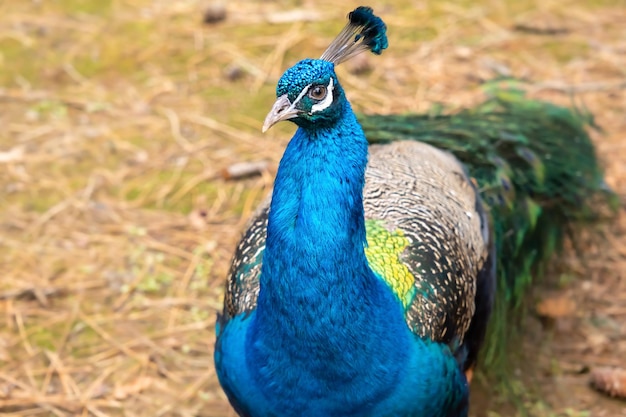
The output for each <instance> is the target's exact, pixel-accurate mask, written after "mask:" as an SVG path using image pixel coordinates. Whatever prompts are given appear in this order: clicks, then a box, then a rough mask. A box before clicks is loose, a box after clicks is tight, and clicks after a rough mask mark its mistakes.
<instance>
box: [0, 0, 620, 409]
mask: <svg viewBox="0 0 626 417" xmlns="http://www.w3.org/2000/svg"><path fill="white" fill-rule="evenodd" d="M366 4H368V5H370V6H372V7H373V8H374V10H375V11H376V12H377V14H379V15H380V16H382V17H383V19H384V20H385V21H386V23H387V25H388V27H389V38H390V39H389V41H390V48H389V49H388V50H387V51H386V52H385V53H384V54H383V55H382V56H365V55H362V56H360V57H359V58H358V59H355V60H353V61H352V62H349V63H346V65H343V66H342V67H340V68H339V69H338V74H339V77H340V78H341V80H342V84H343V86H344V88H345V90H346V92H347V94H348V97H349V98H350V100H351V102H352V104H353V106H354V107H355V109H357V110H358V111H360V112H370V113H391V112H410V111H412V112H428V111H430V110H431V109H436V110H437V111H441V109H443V111H455V110H458V109H461V108H463V107H468V106H472V105H474V104H476V103H478V102H480V101H481V100H483V99H484V89H485V88H484V86H485V83H487V82H488V81H490V80H494V79H501V78H514V79H516V80H517V84H516V85H517V86H519V87H522V88H524V89H525V90H526V91H527V94H528V95H529V96H531V97H534V98H541V99H545V100H549V101H552V102H555V103H559V104H563V105H576V106H579V107H581V108H586V109H588V110H589V111H591V112H592V113H593V114H594V115H595V117H596V122H597V124H598V125H599V126H601V127H602V129H603V130H602V132H600V131H596V132H594V133H593V138H594V140H595V143H596V144H597V149H598V152H599V154H600V156H601V158H602V159H603V161H604V163H605V166H606V171H607V175H606V177H607V182H608V184H609V185H610V186H611V187H613V188H614V189H615V190H616V191H617V193H618V194H620V195H621V196H622V202H623V201H625V200H626V197H625V196H626V162H625V161H626V25H625V24H624V22H626V2H625V1H619V0H597V1H584V0H516V1H513V0H510V1H506V0H479V1H452V0H443V1H427V0H424V1H417V0H399V1H379V0H373V1H370V2H369V3H366ZM358 5H360V3H359V2H355V1H342V0H333V1H330V0H315V1H313V0H308V1H286V0H284V1H283V0H274V1H272V0H266V1H235V0H230V1H226V0H224V1H222V2H219V1H211V0H206V1H201V0H39V1H34V0H21V1H18V0H4V1H1V0H0V126H1V127H2V128H1V129H0V414H2V415H6V416H74V415H83V416H92V415H93V416H204V417H228V416H234V415H235V414H234V413H233V412H232V411H231V410H230V407H229V406H228V404H227V401H226V400H225V397H224V395H223V394H222V392H221V390H220V389H219V386H218V383H217V379H216V376H215V371H214V369H213V364H212V352H213V342H214V323H215V315H216V312H217V311H218V310H219V309H221V299H222V298H221V297H222V293H223V288H222V285H223V280H224V279H225V277H226V274H227V271H228V264H229V260H230V256H231V254H232V252H233V250H234V247H235V244H236V242H237V239H238V238H239V236H240V233H241V232H242V230H243V227H244V225H245V222H246V219H247V218H248V217H249V216H250V215H251V213H252V211H253V210H254V207H255V205H256V204H257V203H258V202H259V201H260V200H261V199H262V198H263V197H264V196H265V195H266V194H267V193H268V191H269V190H270V187H271V184H272V179H273V174H274V173H275V170H276V167H277V164H278V161H279V159H280V156H281V153H282V150H283V149H284V146H285V145H286V143H287V140H288V139H289V137H290V136H291V134H292V133H293V131H294V127H293V126H291V125H289V124H286V123H285V124H281V125H278V126H277V127H276V128H274V129H272V130H271V131H270V132H268V133H267V134H265V135H262V134H261V132H260V128H261V125H262V121H263V119H264V117H265V114H266V113H267V112H268V110H269V109H270V107H271V105H272V103H273V101H274V88H275V83H276V81H277V79H278V77H279V76H280V74H281V73H282V72H283V71H284V70H285V69H286V68H287V67H288V66H290V65H292V64H293V63H295V62H296V61H298V60H299V59H302V58H305V57H318V56H319V55H320V54H321V52H322V51H323V50H324V49H325V47H326V46H327V45H328V43H329V42H330V41H331V39H332V38H333V36H334V35H335V34H337V33H338V31H339V30H340V29H341V27H343V25H344V24H345V15H346V14H347V12H348V11H350V10H352V9H353V8H354V7H356V6H358ZM248 174H253V175H248ZM599 229H600V230H595V231H592V232H591V233H589V236H583V237H582V238H581V239H580V240H579V241H578V245H576V248H575V249H570V250H567V251H566V253H565V254H564V255H563V256H562V257H560V258H559V260H558V261H555V264H554V267H553V268H552V271H550V274H549V275H550V279H549V280H548V281H547V284H545V286H542V287H541V288H539V289H538V290H537V291H536V296H537V297H536V300H537V301H532V302H531V303H530V306H531V312H532V314H530V315H529V318H528V320H526V325H525V329H524V331H525V332H526V333H527V337H525V338H524V343H523V344H522V345H520V346H519V351H518V352H512V355H514V356H515V357H519V359H518V360H517V362H516V363H517V364H518V365H517V367H518V371H517V372H516V374H515V375H516V379H515V380H512V381H510V387H512V388H513V390H515V391H516V392H517V393H518V394H519V401H518V402H517V404H510V403H509V402H507V401H504V400H503V399H502V398H500V397H499V396H498V395H496V394H495V393H496V392H497V391H494V390H493V387H492V386H491V383H490V381H488V380H485V379H484V378H478V380H477V381H476V384H475V393H474V395H475V399H474V403H473V410H472V415H473V416H487V417H497V416H513V415H517V413H518V412H519V411H515V410H520V409H523V410H526V411H527V412H528V414H529V415H534V416H540V417H557V416H558V417H587V416H599V417H601V416H619V415H626V403H624V402H623V401H619V400H616V399H610V398H608V397H606V396H604V395H603V394H601V393H597V392H596V391H594V390H592V389H591V388H590V387H589V381H590V378H592V377H596V378H605V379H606V380H607V381H617V382H620V381H621V382H622V383H623V385H622V386H626V377H624V375H622V376H621V377H620V376H619V375H620V374H615V373H611V372H610V371H604V370H603V369H604V367H620V366H621V367H624V366H626V363H624V358H625V357H626V324H625V323H626V280H624V279H623V278H624V276H625V274H626V216H624V210H622V212H621V213H620V214H619V215H618V217H617V218H616V219H615V221H614V223H612V224H610V225H605V227H600V228H599ZM598 236H601V237H600V238H599V237H598ZM598 370H600V371H598ZM594 371H598V372H600V373H597V372H596V373H594ZM602 372H605V373H602ZM594 375H595V376H594ZM598 375H599V376H598ZM619 378H622V379H619ZM625 395H626V394H625Z"/></svg>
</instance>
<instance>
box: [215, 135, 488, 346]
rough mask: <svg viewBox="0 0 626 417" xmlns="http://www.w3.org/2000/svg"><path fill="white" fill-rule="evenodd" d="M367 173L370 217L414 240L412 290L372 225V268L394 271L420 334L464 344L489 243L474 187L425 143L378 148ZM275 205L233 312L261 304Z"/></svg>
mask: <svg viewBox="0 0 626 417" xmlns="http://www.w3.org/2000/svg"><path fill="white" fill-rule="evenodd" d="M365 178H366V181H365V188H364V191H363V194H364V208H365V218H366V221H367V222H368V223H370V222H372V221H375V222H376V223H377V224H380V225H382V226H383V227H384V228H385V230H387V231H388V232H389V234H388V236H389V237H390V239H391V238H392V237H393V236H396V237H397V236H398V234H399V233H400V234H402V236H403V237H404V239H406V241H407V245H406V247H405V248H404V250H403V251H402V253H400V259H401V260H402V262H403V265H404V267H405V268H406V270H408V271H409V273H410V274H411V280H412V283H411V284H412V289H411V290H409V291H407V290H406V286H403V285H402V283H401V280H402V279H406V275H405V274H404V273H397V274H394V273H393V271H394V265H392V263H393V260H392V258H389V257H387V256H378V257H376V256H375V254H376V253H379V254H381V255H383V254H385V253H388V252H389V250H390V249H389V247H387V245H389V246H390V247H393V245H394V242H392V241H391V240H389V241H385V240H384V239H383V240H381V239H380V238H378V239H372V238H370V237H371V235H372V231H373V230H375V228H372V227H371V225H370V226H369V227H368V228H367V229H368V233H369V234H370V235H368V242H369V247H368V248H367V249H366V253H368V252H369V255H368V260H369V261H370V263H372V262H374V263H375V264H372V265H371V266H372V269H373V270H374V271H375V272H378V273H380V272H382V271H391V272H388V273H387V274H386V275H385V277H384V279H385V281H386V282H387V283H388V284H389V286H390V287H391V288H392V289H393V290H394V291H397V295H398V299H399V300H398V302H401V303H403V304H404V305H405V311H406V313H405V314H406V321H407V324H408V326H409V328H410V329H411V330H412V331H413V332H414V333H416V334H418V335H419V336H422V337H428V338H430V339H431V340H434V341H441V342H444V343H454V344H455V345H456V344H460V343H461V342H462V338H463V335H464V334H465V332H466V330H467V328H468V327H469V324H470V321H471V318H472V316H473V314H474V308H475V306H474V297H475V293H476V276H477V273H478V271H479V270H480V269H481V268H482V267H483V264H484V262H485V259H486V257H487V247H488V231H487V221H486V215H485V213H484V212H483V211H482V209H481V207H480V203H479V201H477V193H476V190H475V188H474V186H473V185H472V183H471V181H469V179H468V178H467V176H466V174H465V172H464V170H463V167H462V166H461V165H460V163H459V162H458V161H457V160H456V159H455V158H454V157H453V156H452V155H450V154H448V153H446V152H443V151H440V150H438V149H436V148H434V147H432V146H430V145H426V144H423V143H419V142H394V143H391V144H388V145H374V146H370V158H369V163H368V167H367V170H366V174H365ZM268 211H269V199H268V200H267V201H265V202H264V203H263V204H262V205H261V207H260V208H259V211H258V212H257V215H256V216H255V217H254V218H253V219H252V220H251V222H250V223H249V225H248V228H247V230H246V232H245V233H244V236H243V238H242V240H241V242H240V243H239V246H238V248H237V250H236V252H235V257H234V259H233V263H232V267H231V272H230V277H229V280H228V284H227V293H226V302H225V310H224V313H225V316H226V318H230V317H233V316H235V315H237V314H239V313H243V312H250V311H252V310H254V308H255V306H256V299H257V296H258V291H259V274H260V270H261V262H262V254H263V249H264V245H265V233H266V232H265V229H266V227H267V215H268ZM375 258H376V260H374V259H375ZM385 260H387V261H385ZM385 263H387V264H385ZM400 288H404V290H402V291H400ZM407 294H408V296H407ZM407 297H408V298H407Z"/></svg>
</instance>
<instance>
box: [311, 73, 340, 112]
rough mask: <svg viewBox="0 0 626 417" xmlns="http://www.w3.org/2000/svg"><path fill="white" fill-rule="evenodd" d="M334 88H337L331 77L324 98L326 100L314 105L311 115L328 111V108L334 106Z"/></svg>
mask: <svg viewBox="0 0 626 417" xmlns="http://www.w3.org/2000/svg"><path fill="white" fill-rule="evenodd" d="M334 88H335V85H334V81H333V78H332V77H331V78H330V81H329V82H328V86H327V87H326V97H324V100H322V101H320V102H319V103H317V104H314V105H313V106H312V107H311V113H317V112H319V111H322V110H324V109H327V108H328V106H330V105H331V104H333V89H334ZM307 90H308V88H307Z"/></svg>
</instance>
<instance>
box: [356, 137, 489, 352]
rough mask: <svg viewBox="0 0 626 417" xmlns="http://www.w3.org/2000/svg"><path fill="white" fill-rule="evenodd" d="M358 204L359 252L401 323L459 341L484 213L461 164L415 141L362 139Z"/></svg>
mask: <svg viewBox="0 0 626 417" xmlns="http://www.w3.org/2000/svg"><path fill="white" fill-rule="evenodd" d="M364 207H365V218H366V229H367V243H368V245H367V247H366V249H365V251H366V255H367V259H368V261H369V263H370V267H371V268H372V269H373V270H374V271H375V272H377V273H378V274H379V275H380V276H381V278H382V279H383V280H384V281H385V282H386V283H387V284H388V285H389V287H390V288H391V289H392V290H393V291H394V293H395V294H396V295H397V296H398V300H399V302H401V303H402V306H403V308H404V311H405V317H406V321H407V324H408V326H409V328H410V329H411V330H412V331H413V332H414V333H415V334H417V335H419V336H421V337H424V338H429V339H431V340H433V341H437V342H442V343H446V344H454V345H456V346H458V345H460V344H461V343H462V342H463V337H464V335H465V334H466V332H467V330H468V328H469V326H470V322H471V320H472V317H473V315H474V311H475V308H476V307H475V299H476V288H477V279H478V276H479V272H480V271H481V270H482V269H483V268H484V265H485V262H486V259H487V255H488V247H489V226H488V221H487V216H486V213H485V212H484V210H483V208H482V205H481V203H480V199H479V197H478V195H477V191H476V189H475V187H474V185H473V184H472V182H471V181H470V180H469V178H468V177H467V175H466V173H465V171H464V168H463V166H462V165H461V164H460V163H459V162H458V160H457V159H456V158H454V157H453V156H452V155H451V154H449V153H447V152H444V151H441V150H438V149H436V148H434V147H432V146H430V145H426V144H424V143H420V142H413V141H398V142H392V143H390V144H386V145H373V146H370V160H369V164H368V168H367V173H366V185H365V189H364Z"/></svg>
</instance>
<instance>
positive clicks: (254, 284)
mask: <svg viewBox="0 0 626 417" xmlns="http://www.w3.org/2000/svg"><path fill="white" fill-rule="evenodd" d="M270 201H271V198H269V197H268V198H266V199H265V201H264V202H263V203H261V205H260V206H259V208H258V209H257V211H256V213H255V215H254V216H252V218H251V219H250V221H249V223H248V225H247V226H246V229H245V230H246V231H245V233H244V235H243V237H242V238H241V240H240V241H239V244H238V245H237V249H236V250H235V255H234V257H233V260H232V263H231V266H230V273H229V276H228V281H227V282H226V294H225V295H224V312H223V316H224V319H226V320H228V319H230V318H231V317H233V316H236V315H238V314H240V313H249V312H251V311H252V310H254V309H255V308H256V300H257V297H258V296H259V276H260V275H261V264H262V261H263V250H264V249H265V237H266V236H267V215H268V213H269V209H270Z"/></svg>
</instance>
